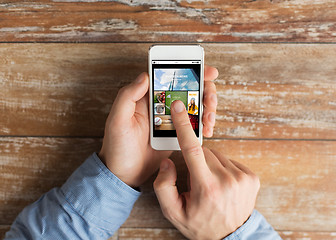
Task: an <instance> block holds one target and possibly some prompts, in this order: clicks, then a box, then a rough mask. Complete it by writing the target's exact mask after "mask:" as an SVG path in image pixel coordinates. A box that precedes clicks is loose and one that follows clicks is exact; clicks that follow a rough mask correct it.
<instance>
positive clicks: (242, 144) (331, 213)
mask: <svg viewBox="0 0 336 240" xmlns="http://www.w3.org/2000/svg"><path fill="white" fill-rule="evenodd" d="M335 39H336V3H335V1H333V0H320V1H313V0H308V1H307V0H294V1H274V0H273V1H266V0H260V1H239V0H238V1H237V0H226V1H211V0H209V1H173V0H162V1H154V0H153V1H142V0H133V1H131V0H116V1H113V0H110V1H109V0H107V1H104V2H99V1H95V0H92V1H91V0H90V1H89V0H83V1H78V0H73V1H68V0H54V1H51V0H39V1H35V2H30V1H22V0H21V1H20V0H13V1H10V2H8V1H7V2H6V3H0V41H1V44H0V135H1V136H0V172H1V175H0V182H1V185H0V235H1V236H3V234H4V233H5V232H6V231H7V230H8V229H9V226H10V224H11V223H12V221H13V220H14V219H15V217H16V215H17V214H18V213H19V212H20V211H21V210H22V209H23V207H24V206H26V205H28V204H30V203H32V202H33V201H35V200H36V199H37V198H38V197H39V196H40V195H41V194H43V193H44V192H46V191H48V190H49V189H51V188H53V187H56V186H60V185H62V183H63V182H64V181H65V179H67V177H68V176H69V175H70V174H71V173H72V171H73V170H74V169H76V168H77V167H78V166H79V165H80V164H81V163H82V162H83V161H84V160H85V158H86V157H87V156H88V155H90V154H91V153H92V152H93V151H98V150H99V148H100V145H101V139H102V136H103V128H104V122H105V118H106V116H107V114H108V112H109V110H110V107H111V104H112V103H113V100H114V98H115V96H116V94H117V91H118V89H119V88H120V87H122V86H124V85H125V84H128V83H129V82H131V81H132V80H133V79H134V78H135V77H136V76H137V74H138V73H140V72H141V71H146V69H147V66H146V64H147V50H148V47H149V46H150V45H151V44H152V43H153V42H193V43H194V42H199V43H201V44H202V46H203V47H204V48H205V51H206V62H207V64H210V65H213V66H216V67H217V68H218V69H219V72H220V75H219V78H218V79H217V80H216V85H217V91H218V100H219V106H218V114H217V123H216V127H215V131H214V137H213V138H211V139H206V140H205V141H204V145H206V146H208V147H212V148H216V149H219V150H221V151H222V152H224V153H226V154H227V155H228V156H229V157H230V158H233V159H236V160H238V161H240V162H242V163H244V164H246V165H247V166H249V167H250V168H251V169H252V170H253V171H255V172H256V173H257V174H258V175H259V176H260V179H261V184H262V185H261V190H260V194H259V197H258V200H257V206H256V208H257V209H258V210H259V211H260V212H261V213H262V214H264V216H265V217H266V218H267V219H268V221H269V222H270V223H271V224H272V225H273V226H274V228H275V229H276V230H277V231H278V232H279V233H280V234H281V236H282V237H283V238H284V239H319V240H320V239H336V191H335V190H336V181H335V177H336V44H335V43H336V41H335ZM173 157H174V159H175V161H176V163H177V165H178V169H179V178H180V181H183V180H184V179H185V167H184V166H183V160H182V159H181V157H180V156H179V154H178V153H175V154H174V156H173ZM182 188H183V185H182ZM113 238H114V239H134V238H138V239H183V237H182V236H181V235H180V234H179V233H178V232H177V231H176V230H175V229H174V228H173V226H172V225H171V224H170V223H169V222H168V221H166V220H165V219H164V217H163V216H162V214H161V211H160V208H159V205H158V203H157V200H156V198H155V195H154V193H153V190H152V186H151V181H148V183H146V184H145V186H143V195H142V196H141V198H140V199H139V200H138V202H137V203H136V204H135V207H134V209H133V211H132V213H131V216H130V218H129V219H128V220H127V221H126V223H125V224H124V225H123V226H122V228H121V229H120V230H119V231H118V232H117V233H116V234H115V236H114V237H113Z"/></svg>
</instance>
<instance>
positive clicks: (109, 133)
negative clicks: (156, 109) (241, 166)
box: [99, 66, 218, 187]
mask: <svg viewBox="0 0 336 240" xmlns="http://www.w3.org/2000/svg"><path fill="white" fill-rule="evenodd" d="M217 76H218V71H217V69H216V68H213V67H209V66H205V68H204V80H205V81H204V101H203V102H204V114H203V124H204V127H203V135H204V136H205V137H211V136H212V134H213V127H214V125H215V115H216V107H217V96H216V87H215V84H214V83H213V82H212V81H213V80H214V79H216V78H217ZM148 88H149V80H148V75H147V73H142V74H140V75H139V76H138V77H137V79H136V81H135V82H134V83H132V84H130V85H128V86H125V87H123V88H122V89H121V90H120V91H119V93H118V96H117V98H116V99H115V101H114V103H113V106H112V109H111V112H110V114H109V116H108V118H107V120H106V125H105V134H104V140H103V146H102V149H101V151H100V152H99V157H100V158H101V159H102V161H103V162H104V163H105V164H106V166H107V167H108V168H109V169H110V170H111V171H112V172H113V173H114V174H115V175H116V176H117V177H119V178H120V179H121V180H122V181H123V182H125V183H126V184H128V185H129V186H131V187H138V186H140V185H141V184H142V183H143V182H145V181H146V180H147V178H148V177H150V176H151V175H152V174H153V173H154V172H155V171H156V170H157V169H158V168H159V165H160V162H161V160H162V159H163V158H167V157H168V156H169V155H170V154H171V151H156V150H154V149H152V148H151V146H150V143H149V127H150V125H149V112H148V111H149V109H148V94H147V92H148Z"/></svg>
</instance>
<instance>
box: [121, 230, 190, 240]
mask: <svg viewBox="0 0 336 240" xmlns="http://www.w3.org/2000/svg"><path fill="white" fill-rule="evenodd" d="M130 239H147V240H155V239H157V240H159V239H162V240H168V239H174V240H175V239H176V240H182V239H183V240H184V239H187V238H185V237H184V236H183V235H182V234H181V233H180V232H179V231H178V230H176V229H169V228H166V229H164V228H155V229H154V228H120V230H119V240H130Z"/></svg>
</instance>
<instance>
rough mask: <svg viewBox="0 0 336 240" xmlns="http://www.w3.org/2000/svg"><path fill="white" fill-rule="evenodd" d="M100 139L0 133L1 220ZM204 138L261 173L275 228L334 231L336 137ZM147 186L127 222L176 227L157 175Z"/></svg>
mask: <svg viewBox="0 0 336 240" xmlns="http://www.w3.org/2000/svg"><path fill="white" fill-rule="evenodd" d="M100 143H101V140H100V139H89V138H81V139H76V138H34V137H29V138H19V137H15V138H12V137H6V138H0V171H1V173H2V174H1V176H0V182H1V183H2V184H1V185H0V225H8V224H10V223H11V222H12V221H13V220H14V218H15V216H16V215H17V214H18V213H19V212H20V211H21V210H22V208H23V207H24V206H26V205H27V204H29V203H31V202H33V201H35V200H36V199H38V197H40V195H41V194H42V193H44V192H46V191H48V190H49V189H50V188H52V187H54V186H60V185H61V184H62V182H64V181H65V179H66V178H67V177H68V176H69V174H70V173H71V172H72V171H73V170H74V169H75V168H76V167H77V166H78V165H79V164H80V163H81V162H83V160H84V159H85V157H86V156H88V155H89V154H90V153H92V152H93V151H97V150H98V149H99V146H100ZM205 145H206V146H208V147H211V148H215V149H218V150H221V151H223V152H224V153H225V154H227V155H228V156H229V157H230V158H232V159H236V160H238V161H241V162H242V163H244V164H246V165H247V166H248V167H250V168H251V169H252V170H253V171H254V172H256V173H257V174H258V175H259V176H260V179H261V183H262V187H261V190H260V194H259V197H258V201H257V209H258V210H260V211H261V212H262V213H263V214H264V216H265V217H266V218H267V219H268V221H269V222H270V223H271V224H272V225H273V226H274V227H275V229H278V230H290V231H334V230H335V224H334V223H335V218H334V216H335V215H336V209H335V205H336V192H335V191H334V189H335V188H336V182H335V181H334V177H335V174H336V142H334V141H325V142H323V141H281V140H280V141H258V140H245V141H242V140H241V141H237V140H207V141H205ZM172 157H173V159H174V160H175V162H176V164H177V169H178V176H179V182H178V184H179V186H180V188H181V189H185V180H186V168H185V165H184V162H183V161H182V159H181V156H180V155H179V154H177V153H175V154H174V155H173V156H172ZM142 190H143V195H142V196H141V197H140V199H139V200H138V201H137V202H136V204H135V206H134V209H133V211H132V213H131V216H130V218H129V219H128V220H127V221H126V222H125V224H124V225H123V227H128V228H172V225H171V224H170V223H169V222H168V221H167V220H165V219H164V217H163V216H162V214H161V210H160V208H159V205H158V203H157V200H156V197H155V194H154V192H153V189H152V183H151V181H148V182H147V183H146V184H145V185H144V186H143V189H142Z"/></svg>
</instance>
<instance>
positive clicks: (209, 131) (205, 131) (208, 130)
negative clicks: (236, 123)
mask: <svg viewBox="0 0 336 240" xmlns="http://www.w3.org/2000/svg"><path fill="white" fill-rule="evenodd" d="M212 135H213V128H212V127H208V126H206V125H205V126H203V136H204V137H207V138H210V137H212Z"/></svg>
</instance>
